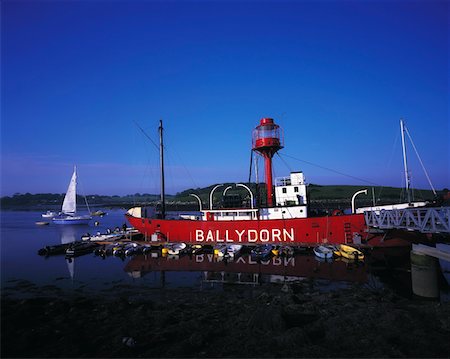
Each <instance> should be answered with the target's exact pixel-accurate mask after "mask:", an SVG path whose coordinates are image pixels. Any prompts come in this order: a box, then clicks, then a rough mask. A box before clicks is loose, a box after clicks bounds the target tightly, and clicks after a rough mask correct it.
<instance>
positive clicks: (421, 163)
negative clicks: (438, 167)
mask: <svg viewBox="0 0 450 359" xmlns="http://www.w3.org/2000/svg"><path fill="white" fill-rule="evenodd" d="M405 129H406V134H407V135H408V138H409V140H410V141H411V144H412V147H413V148H414V151H415V152H416V156H417V158H418V159H419V162H420V165H421V166H422V169H423V172H425V176H426V177H427V180H428V183H429V185H430V187H431V189H432V190H433V193H434V195H435V196H437V194H436V191H435V189H434V187H433V184H432V183H431V180H430V177H429V176H428V172H427V170H426V169H425V166H424V165H423V162H422V159H421V158H420V156H419V152H418V151H417V148H416V146H415V145H414V141H413V140H412V138H411V135H410V134H409V131H408V128H407V127H406V126H405Z"/></svg>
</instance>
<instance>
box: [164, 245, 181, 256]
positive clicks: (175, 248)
mask: <svg viewBox="0 0 450 359" xmlns="http://www.w3.org/2000/svg"><path fill="white" fill-rule="evenodd" d="M166 248H167V253H168V254H171V255H174V254H180V253H181V252H182V251H183V250H184V249H185V248H186V243H183V242H180V243H170V244H168V245H166Z"/></svg>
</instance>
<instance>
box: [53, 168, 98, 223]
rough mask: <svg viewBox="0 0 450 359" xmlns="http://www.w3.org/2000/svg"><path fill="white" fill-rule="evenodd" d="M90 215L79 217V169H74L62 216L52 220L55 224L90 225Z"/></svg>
mask: <svg viewBox="0 0 450 359" xmlns="http://www.w3.org/2000/svg"><path fill="white" fill-rule="evenodd" d="M91 219H92V217H91V216H89V215H77V168H76V167H74V169H73V174H72V178H71V179H70V183H69V187H68V188H67V192H66V196H65V197H64V202H63V205H62V210H61V214H60V215H58V216H57V217H54V218H53V219H52V221H53V223H55V224H89V221H90V220H91Z"/></svg>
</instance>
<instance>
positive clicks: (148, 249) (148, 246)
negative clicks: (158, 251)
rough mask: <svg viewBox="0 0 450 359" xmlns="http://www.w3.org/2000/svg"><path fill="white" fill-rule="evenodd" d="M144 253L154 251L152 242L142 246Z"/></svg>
mask: <svg viewBox="0 0 450 359" xmlns="http://www.w3.org/2000/svg"><path fill="white" fill-rule="evenodd" d="M141 251H142V254H148V253H150V252H151V251H152V246H151V245H150V244H144V245H142V248H141Z"/></svg>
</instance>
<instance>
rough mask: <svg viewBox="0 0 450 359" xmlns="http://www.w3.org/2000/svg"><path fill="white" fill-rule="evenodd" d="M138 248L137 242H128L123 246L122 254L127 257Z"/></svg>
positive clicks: (136, 251) (135, 252)
mask: <svg viewBox="0 0 450 359" xmlns="http://www.w3.org/2000/svg"><path fill="white" fill-rule="evenodd" d="M139 250H140V246H139V244H137V243H128V244H126V245H125V246H124V247H123V251H124V254H125V255H126V256H127V257H129V256H132V255H133V254H137V253H138V252H139Z"/></svg>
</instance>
